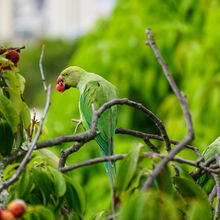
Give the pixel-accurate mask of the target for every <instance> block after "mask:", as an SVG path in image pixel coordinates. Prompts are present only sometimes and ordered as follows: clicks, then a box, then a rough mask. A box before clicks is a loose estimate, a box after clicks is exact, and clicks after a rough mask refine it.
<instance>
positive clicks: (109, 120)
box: [80, 81, 117, 155]
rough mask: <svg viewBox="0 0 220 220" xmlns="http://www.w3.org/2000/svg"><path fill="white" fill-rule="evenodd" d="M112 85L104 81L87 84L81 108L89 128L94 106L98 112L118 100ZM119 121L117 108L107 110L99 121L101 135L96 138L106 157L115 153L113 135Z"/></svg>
mask: <svg viewBox="0 0 220 220" xmlns="http://www.w3.org/2000/svg"><path fill="white" fill-rule="evenodd" d="M110 85H111V84H107V85H106V84H105V83H103V82H102V81H101V82H99V81H90V82H88V83H87V84H86V86H85V89H84V91H83V93H82V94H81V96H80V108H81V111H82V114H83V116H84V118H85V120H86V122H87V123H88V125H89V127H90V126H91V123H92V104H94V106H95V109H96V110H98V109H99V108H100V107H101V106H102V105H103V104H104V103H106V102H108V101H110V100H111V99H113V98H116V97H117V96H116V95H117V92H116V91H114V89H115V87H113V86H112V87H111V86H110ZM116 120H117V107H116V106H113V107H111V108H110V109H107V110H106V111H105V112H104V113H103V114H102V115H101V117H100V118H99V120H98V130H99V131H100V134H99V135H98V136H97V137H96V141H97V142H98V144H99V146H100V148H101V149H102V151H103V153H104V154H105V155H109V154H112V153H113V135H114V132H115V127H116Z"/></svg>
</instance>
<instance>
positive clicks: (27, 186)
mask: <svg viewBox="0 0 220 220" xmlns="http://www.w3.org/2000/svg"><path fill="white" fill-rule="evenodd" d="M32 185H33V183H32V181H31V176H30V173H29V171H28V169H27V168H26V169H25V170H24V172H23V174H22V177H21V179H20V181H19V184H18V198H21V199H25V198H26V196H28V195H29V193H30V191H31V188H32Z"/></svg>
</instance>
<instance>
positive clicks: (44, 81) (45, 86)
mask: <svg viewBox="0 0 220 220" xmlns="http://www.w3.org/2000/svg"><path fill="white" fill-rule="evenodd" d="M44 49H45V45H44V44H43V45H42V50H41V55H40V60H39V68H40V73H41V78H42V82H43V86H44V90H45V92H46V91H47V84H46V79H45V76H44V70H43V66H42V60H43V55H44Z"/></svg>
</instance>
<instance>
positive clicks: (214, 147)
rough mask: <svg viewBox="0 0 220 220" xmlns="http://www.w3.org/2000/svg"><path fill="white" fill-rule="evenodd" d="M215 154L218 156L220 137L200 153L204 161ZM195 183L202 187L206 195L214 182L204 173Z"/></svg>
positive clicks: (219, 152)
mask: <svg viewBox="0 0 220 220" xmlns="http://www.w3.org/2000/svg"><path fill="white" fill-rule="evenodd" d="M215 154H220V137H218V138H217V139H216V140H215V141H214V142H213V143H211V144H210V145H209V146H208V147H207V148H206V149H205V150H204V151H203V153H202V155H203V157H204V159H205V160H208V159H209V158H211V157H213V156H214V155H215ZM197 183H198V184H199V185H200V186H201V187H203V189H204V190H205V191H206V192H207V193H210V192H211V190H212V188H213V187H214V185H215V180H214V179H213V177H212V176H211V175H210V174H206V173H205V174H204V175H202V176H201V177H200V178H199V179H198V180H197Z"/></svg>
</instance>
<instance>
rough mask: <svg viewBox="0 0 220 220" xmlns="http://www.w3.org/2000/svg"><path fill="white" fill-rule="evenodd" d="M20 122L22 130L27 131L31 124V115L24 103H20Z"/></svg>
mask: <svg viewBox="0 0 220 220" xmlns="http://www.w3.org/2000/svg"><path fill="white" fill-rule="evenodd" d="M21 120H22V122H23V125H24V129H25V130H27V129H28V128H29V126H30V124H31V114H30V111H29V108H28V106H27V104H26V103H25V102H22V109H21Z"/></svg>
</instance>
